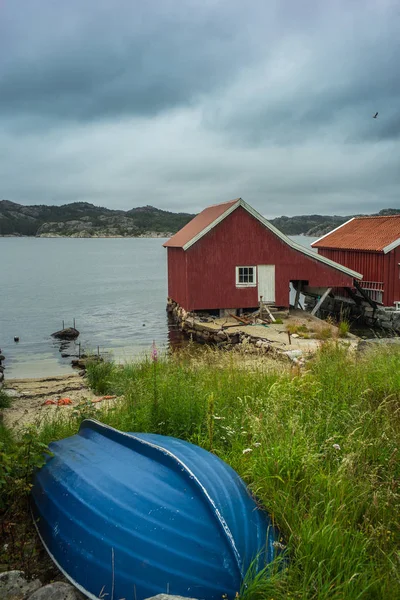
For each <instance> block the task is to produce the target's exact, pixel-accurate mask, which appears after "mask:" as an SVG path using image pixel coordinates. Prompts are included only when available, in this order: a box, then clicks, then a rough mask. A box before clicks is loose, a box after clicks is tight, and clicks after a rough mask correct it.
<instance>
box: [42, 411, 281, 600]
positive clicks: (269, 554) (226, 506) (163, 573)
mask: <svg viewBox="0 0 400 600" xmlns="http://www.w3.org/2000/svg"><path fill="white" fill-rule="evenodd" d="M50 450H51V452H52V454H53V456H51V457H50V458H48V459H47V462H46V464H45V465H44V466H43V467H42V468H41V469H40V470H39V471H38V472H37V474H36V476H35V480H34V486H33V489H32V513H33V517H34V521H35V524H36V527H37V530H38V533H39V535H40V538H41V540H42V542H43V544H44V546H45V548H46V550H47V552H48V553H49V554H50V556H51V558H52V559H53V561H54V562H55V563H56V564H57V566H58V567H59V568H60V570H61V571H62V572H63V573H64V574H65V575H66V576H67V577H68V579H69V580H70V581H71V582H72V583H73V584H74V585H75V586H76V587H77V588H78V589H80V590H81V591H82V592H83V593H84V594H86V595H87V596H88V597H89V598H99V597H101V598H106V599H107V600H119V599H122V598H126V599H127V600H128V599H129V600H131V599H132V600H143V599H144V598H148V597H150V596H154V595H156V594H159V593H169V594H176V595H181V596H191V597H194V598H202V599H205V600H214V599H215V600H216V599H218V600H220V599H221V596H222V595H223V594H226V595H227V597H228V598H234V597H235V594H236V592H238V591H239V589H240V586H241V584H242V582H243V577H244V575H245V573H246V571H247V569H248V568H249V566H250V564H251V563H252V567H253V568H254V565H256V568H257V569H261V568H263V567H264V566H265V565H266V564H268V563H269V562H271V561H272V560H273V558H274V556H275V545H276V544H275V543H274V542H275V541H276V539H277V532H276V530H275V529H274V527H273V526H272V525H271V521H270V519H269V517H268V515H267V514H266V513H265V512H264V511H263V510H261V509H260V507H259V506H257V504H256V502H255V501H254V500H253V498H252V497H251V496H250V494H249V492H248V491H247V488H246V486H245V484H244V483H243V481H242V480H241V479H240V477H239V475H238V474H237V473H236V472H235V471H234V470H233V469H231V467H229V466H228V465H227V464H226V463H224V462H223V461H222V460H221V459H219V458H218V457H217V456H215V455H213V454H211V453H210V452H207V451H206V450H203V449H202V448H199V447H198V446H194V445H193V444H189V443H188V442H184V441H182V440H179V439H176V438H172V437H166V436H161V435H156V434H144V433H121V432H120V431H117V430H116V429H113V428H112V427H108V426H106V425H103V424H101V423H98V422H96V421H92V420H86V421H84V422H83V423H82V425H81V427H80V430H79V433H78V434H77V435H74V436H72V437H70V438H67V439H64V440H61V441H59V442H54V443H52V444H50ZM107 594H108V595H107Z"/></svg>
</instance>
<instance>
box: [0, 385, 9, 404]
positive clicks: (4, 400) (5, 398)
mask: <svg viewBox="0 0 400 600" xmlns="http://www.w3.org/2000/svg"><path fill="white" fill-rule="evenodd" d="M9 406H11V398H10V396H9V395H8V394H6V392H5V391H4V390H3V388H0V409H1V408H8V407H9Z"/></svg>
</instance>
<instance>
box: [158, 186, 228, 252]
mask: <svg viewBox="0 0 400 600" xmlns="http://www.w3.org/2000/svg"><path fill="white" fill-rule="evenodd" d="M239 200H240V198H236V200H230V201H229V202H223V203H222V204H213V205H212V206H209V207H208V208H205V209H204V210H202V211H201V213H199V214H198V215H196V216H195V217H194V219H192V220H191V221H189V223H187V224H186V225H185V226H184V227H182V229H180V230H179V231H178V233H176V234H175V235H173V236H172V237H171V238H170V239H169V240H168V241H167V242H165V243H164V244H163V246H165V247H166V248H183V246H184V245H185V244H187V243H188V242H190V241H191V240H192V239H193V238H195V237H196V235H198V234H199V233H201V232H202V231H204V229H206V228H207V227H208V226H209V225H211V223H214V221H215V220H216V219H218V217H221V216H222V215H223V214H224V213H226V211H227V210H228V209H229V208H231V207H232V206H233V205H234V204H236V203H237V202H238V201H239Z"/></svg>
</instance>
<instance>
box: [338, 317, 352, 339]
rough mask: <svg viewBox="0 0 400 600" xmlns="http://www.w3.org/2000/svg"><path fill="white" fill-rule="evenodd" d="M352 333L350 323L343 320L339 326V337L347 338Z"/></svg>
mask: <svg viewBox="0 0 400 600" xmlns="http://www.w3.org/2000/svg"><path fill="white" fill-rule="evenodd" d="M349 332H350V323H349V322H348V321H346V320H342V321H340V322H339V325H338V335H339V337H347V335H348V334H349Z"/></svg>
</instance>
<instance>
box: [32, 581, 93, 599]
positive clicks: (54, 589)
mask: <svg viewBox="0 0 400 600" xmlns="http://www.w3.org/2000/svg"><path fill="white" fill-rule="evenodd" d="M83 598H84V596H82V594H81V593H80V592H78V591H77V590H76V589H75V588H74V587H72V585H70V584H69V583H64V582H62V581H56V582H55V583H49V584H48V585H45V586H44V587H42V588H40V590H37V591H36V592H35V593H34V594H32V596H29V598H28V600H83Z"/></svg>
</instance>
